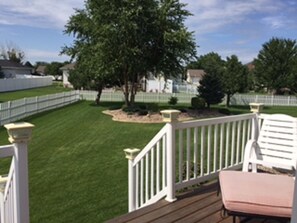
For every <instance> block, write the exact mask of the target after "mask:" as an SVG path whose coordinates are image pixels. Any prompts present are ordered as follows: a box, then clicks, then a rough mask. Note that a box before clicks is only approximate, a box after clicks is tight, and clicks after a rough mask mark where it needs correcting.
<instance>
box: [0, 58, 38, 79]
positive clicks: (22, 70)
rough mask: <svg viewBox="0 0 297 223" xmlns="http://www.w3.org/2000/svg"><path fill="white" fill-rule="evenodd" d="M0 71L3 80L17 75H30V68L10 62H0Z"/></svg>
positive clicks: (31, 69)
mask: <svg viewBox="0 0 297 223" xmlns="http://www.w3.org/2000/svg"><path fill="white" fill-rule="evenodd" d="M0 67H1V71H2V73H3V74H4V78H16V77H17V76H19V75H24V76H25V75H31V73H32V72H33V68H32V67H28V66H24V65H22V64H20V63H17V62H14V61H11V60H0Z"/></svg>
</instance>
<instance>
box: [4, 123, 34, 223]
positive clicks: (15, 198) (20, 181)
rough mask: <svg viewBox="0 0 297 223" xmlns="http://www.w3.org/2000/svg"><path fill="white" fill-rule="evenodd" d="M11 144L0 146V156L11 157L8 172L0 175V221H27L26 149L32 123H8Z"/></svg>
mask: <svg viewBox="0 0 297 223" xmlns="http://www.w3.org/2000/svg"><path fill="white" fill-rule="evenodd" d="M5 127H6V128H7V129H8V131H9V135H10V137H9V141H10V142H11V143H13V144H12V145H6V146H0V158H7V157H11V164H10V168H9V173H8V175H7V176H5V177H2V176H1V177H0V220H1V221H0V222H1V223H29V222H30V221H29V195H28V154H27V153H28V151H27V150H28V149H27V143H28V140H29V139H30V136H31V129H32V127H33V126H32V125H31V124H28V123H22V124H9V125H6V126H5Z"/></svg>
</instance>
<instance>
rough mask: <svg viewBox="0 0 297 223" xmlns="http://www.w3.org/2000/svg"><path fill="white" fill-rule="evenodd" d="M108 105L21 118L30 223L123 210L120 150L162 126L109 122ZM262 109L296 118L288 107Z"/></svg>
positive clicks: (89, 218) (1, 140)
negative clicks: (27, 125)
mask: <svg viewBox="0 0 297 223" xmlns="http://www.w3.org/2000/svg"><path fill="white" fill-rule="evenodd" d="M111 105H114V103H113V104H111V103H103V104H102V105H101V106H95V105H94V104H93V102H86V101H84V102H79V103H76V104H73V105H70V106H67V107H65V108H61V109H57V110H54V111H49V112H45V113H43V114H39V115H35V116H34V117H31V118H28V119H26V120H25V121H28V122H31V123H33V124H34V125H35V126H36V127H35V128H34V131H33V137H32V141H31V143H30V145H29V187H30V218H31V222H32V223H34V222H36V223H37V222H38V223H39V222H43V223H47V222H55V223H56V222H103V221H105V220H108V219H111V218H114V217H116V216H118V215H121V214H124V213H127V210H128V194H127V189H128V188H127V184H128V170H127V169H128V168H127V166H128V161H127V159H125V156H124V152H123V149H125V148H129V147H130V148H131V147H133V148H134V147H138V148H143V147H144V146H145V145H146V144H147V143H148V142H149V141H150V139H151V138H152V137H153V136H154V135H155V134H156V133H157V132H158V131H159V129H160V128H161V127H162V126H163V124H130V123H119V122H113V121H112V120H111V117H109V116H107V115H104V114H102V113H101V112H102V111H103V110H105V109H107V108H108V107H109V106H111ZM230 110H231V111H232V112H234V113H236V114H239V113H245V112H248V111H249V109H248V107H232V108H231V109H230ZM266 111H268V112H269V113H280V112H282V113H288V112H289V113H290V114H291V115H294V116H297V109H295V108H291V107H290V108H289V107H274V108H272V107H270V108H267V110H265V112H266ZM5 144H8V141H7V133H6V131H5V129H4V128H0V145H5ZM2 166H3V165H2Z"/></svg>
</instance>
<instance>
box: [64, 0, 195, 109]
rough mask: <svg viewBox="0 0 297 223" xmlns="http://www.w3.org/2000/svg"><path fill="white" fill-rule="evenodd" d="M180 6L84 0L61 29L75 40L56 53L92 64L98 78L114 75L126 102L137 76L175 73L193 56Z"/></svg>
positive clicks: (168, 1)
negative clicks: (63, 28) (80, 7)
mask: <svg viewBox="0 0 297 223" xmlns="http://www.w3.org/2000/svg"><path fill="white" fill-rule="evenodd" d="M184 7H185V4H182V3H180V2H179V1H178V0H151V1H147V0H122V1H117V0H101V1H96V0H86V1H85V8H84V9H82V10H76V12H75V14H74V15H72V16H71V17H70V19H69V22H68V23H67V25H66V29H65V33H66V34H73V35H74V38H75V40H74V43H73V44H72V45H71V46H65V47H64V48H63V50H62V52H63V53H66V54H68V55H70V56H71V57H72V58H73V59H74V60H76V62H77V63H78V64H83V65H81V66H83V67H87V66H88V67H91V68H92V69H94V70H92V71H90V72H92V73H93V76H94V78H96V79H98V80H100V81H103V80H105V79H106V78H107V79H110V78H111V77H113V78H116V79H118V82H120V83H123V92H124V95H125V102H126V105H132V104H133V103H134V99H135V94H136V92H137V85H138V81H139V80H140V79H141V78H142V77H143V76H145V75H147V74H148V73H152V74H155V75H158V74H162V75H163V76H164V77H165V78H168V77H171V76H173V77H174V76H177V75H179V74H181V73H182V71H183V64H184V63H185V62H187V61H189V60H190V59H192V58H193V57H194V56H195V54H196V45H195V42H194V39H193V34H192V33H191V32H189V31H188V30H187V28H186V27H185V25H184V20H185V19H186V17H187V16H189V15H190V13H189V12H188V11H187V10H185V9H184ZM85 58H88V59H87V60H86V59H85Z"/></svg>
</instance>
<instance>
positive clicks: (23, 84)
mask: <svg viewBox="0 0 297 223" xmlns="http://www.w3.org/2000/svg"><path fill="white" fill-rule="evenodd" d="M52 84H53V80H52V78H51V77H33V78H12V79H0V92H7V91H17V90H22V89H29V88H37V87H45V86H50V85H52Z"/></svg>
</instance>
